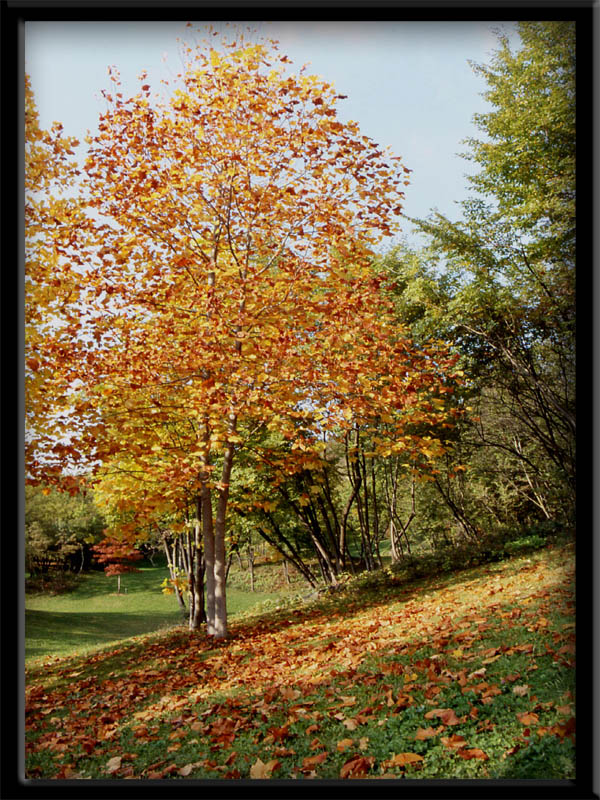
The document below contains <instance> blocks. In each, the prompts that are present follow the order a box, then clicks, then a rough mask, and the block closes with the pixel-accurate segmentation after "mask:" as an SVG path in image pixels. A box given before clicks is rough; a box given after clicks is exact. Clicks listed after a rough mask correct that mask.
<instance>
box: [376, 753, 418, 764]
mask: <svg viewBox="0 0 600 800" xmlns="http://www.w3.org/2000/svg"><path fill="white" fill-rule="evenodd" d="M419 761H423V756H420V755H419V754H418V753H398V754H397V755H394V756H392V757H391V758H389V759H388V760H387V761H384V762H383V764H384V766H385V767H405V766H406V765H407V764H416V763H418V762H419Z"/></svg>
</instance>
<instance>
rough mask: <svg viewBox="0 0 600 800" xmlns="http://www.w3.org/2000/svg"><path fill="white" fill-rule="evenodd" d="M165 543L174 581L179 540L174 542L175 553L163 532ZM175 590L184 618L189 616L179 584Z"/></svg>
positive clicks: (170, 572)
mask: <svg viewBox="0 0 600 800" xmlns="http://www.w3.org/2000/svg"><path fill="white" fill-rule="evenodd" d="M163 545H164V549H165V555H166V556H167V566H168V567H169V574H170V576H171V580H172V581H174V580H175V577H176V573H175V569H176V566H177V540H175V542H174V544H173V553H172V554H171V551H170V550H169V544H168V542H167V537H166V536H165V535H164V534H163ZM173 588H174V590H175V597H176V598H177V602H178V603H179V608H180V609H181V613H182V614H183V618H184V620H185V619H186V617H187V608H186V607H185V600H184V599H183V594H182V593H181V591H180V589H179V587H178V586H177V585H174V586H173Z"/></svg>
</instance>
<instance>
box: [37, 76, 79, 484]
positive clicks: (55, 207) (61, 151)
mask: <svg viewBox="0 0 600 800" xmlns="http://www.w3.org/2000/svg"><path fill="white" fill-rule="evenodd" d="M78 144H79V142H78V141H77V139H75V138H74V137H70V136H65V135H64V133H63V126H62V125H61V124H60V123H59V122H55V123H53V125H52V127H51V129H50V130H49V131H46V130H43V129H42V128H40V123H39V115H38V111H37V108H36V105H35V99H34V95H33V91H32V88H31V83H30V80H29V76H27V75H26V76H25V415H26V446H27V452H28V456H27V468H28V473H29V475H30V476H36V477H37V478H38V479H41V480H43V479H44V477H45V467H46V465H54V467H58V466H59V465H61V464H62V465H63V466H64V464H65V457H64V452H63V448H64V447H65V440H64V435H65V433H66V431H68V429H69V426H70V425H72V424H73V420H69V422H67V419H66V415H65V412H66V410H67V408H68V396H67V395H66V394H65V393H64V392H62V391H58V392H54V391H52V390H51V389H50V387H51V386H52V384H53V381H54V380H55V379H56V375H55V374H54V366H53V365H54V364H55V356H56V349H57V348H58V349H59V350H62V351H63V357H66V358H68V352H69V349H70V347H71V344H72V337H71V334H70V332H68V331H66V330H65V328H66V326H67V321H66V320H67V318H66V317H65V313H64V312H65V309H66V308H67V307H69V310H70V313H73V312H74V311H75V303H76V301H77V297H78V294H77V290H76V286H77V283H78V280H79V279H78V278H75V277H74V271H76V270H77V269H79V261H80V258H79V255H78V254H77V252H76V251H75V250H74V248H73V245H74V244H75V242H76V240H77V237H78V235H79V231H80V229H81V228H82V225H83V214H84V206H83V203H82V202H81V199H80V198H79V197H77V196H76V195H74V188H75V187H76V185H77V182H78V180H79V174H80V173H79V171H78V169H77V164H76V162H75V161H74V158H73V157H74V154H75V150H74V148H76V147H77V145H78ZM67 256H68V257H67ZM50 431H52V434H50ZM42 452H43V453H44V459H43V463H41V462H39V460H38V456H39V455H40V453H42Z"/></svg>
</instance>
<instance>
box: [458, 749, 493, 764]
mask: <svg viewBox="0 0 600 800" xmlns="http://www.w3.org/2000/svg"><path fill="white" fill-rule="evenodd" d="M458 755H459V756H460V757H461V758H467V759H468V758H481V759H482V760H483V761H487V760H488V758H489V756H488V755H487V753H484V752H483V750H480V749H479V748H478V747H474V748H473V749H471V750H459V751H458Z"/></svg>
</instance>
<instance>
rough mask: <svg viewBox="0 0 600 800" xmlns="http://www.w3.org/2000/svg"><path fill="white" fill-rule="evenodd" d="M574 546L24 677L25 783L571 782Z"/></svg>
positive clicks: (337, 598) (139, 645) (386, 584)
mask: <svg viewBox="0 0 600 800" xmlns="http://www.w3.org/2000/svg"><path fill="white" fill-rule="evenodd" d="M573 563H574V559H573V552H572V548H571V547H569V546H567V547H561V548H555V549H547V550H544V551H538V552H536V553H535V554H532V555H530V556H525V557H521V558H515V559H511V560H510V561H506V562H503V563H499V564H493V565H487V566H485V567H479V568H476V569H471V570H467V571H465V572H462V573H460V574H459V575H453V576H444V577H440V578H436V579H433V580H432V579H429V580H422V581H419V582H417V583H414V584H410V585H401V584H397V583H394V582H393V581H392V580H391V579H388V580H387V581H381V582H380V584H379V585H378V586H374V587H371V588H369V587H368V586H367V587H363V589H362V590H361V591H360V592H359V591H358V590H357V589H356V587H355V588H354V590H353V592H352V593H350V592H349V591H346V593H339V594H336V595H333V596H332V597H331V598H329V599H328V600H327V601H325V602H321V603H320V604H318V605H315V606H311V607H306V608H299V609H295V610H294V609H292V610H289V609H288V610H286V611H281V612H278V613H272V614H270V615H269V616H263V617H262V618H254V619H252V618H248V619H245V620H242V621H238V622H237V623H234V624H232V625H231V635H230V637H229V639H228V640H227V641H226V642H223V643H218V644H216V643H215V642H214V641H210V640H208V639H207V638H206V637H205V636H204V635H203V634H201V633H197V634H190V633H188V632H187V631H185V630H184V629H179V630H176V631H172V632H170V633H167V634H165V633H162V634H155V635H153V636H150V637H146V638H144V639H139V640H131V642H129V643H128V644H127V645H125V646H121V647H119V648H118V649H115V650H110V651H102V652H98V653H96V654H95V655H92V656H89V657H87V658H85V659H82V658H79V659H78V658H68V659H55V660H54V661H49V662H48V663H46V664H45V665H42V666H37V667H35V668H33V669H31V670H29V671H28V674H27V684H26V695H27V696H26V767H27V769H26V776H27V777H28V778H58V779H90V778H92V779H107V778H114V779H140V778H142V779H156V778H161V779H170V780H186V779H214V778H223V779H240V778H257V779H261V778H263V779H264V778H276V779H310V778H317V779H331V778H335V779H340V778H375V779H377V778H380V779H386V778H400V777H403V776H405V777H407V778H420V777H421V778H446V779H447V778H486V779H487V778H538V779H573V778H574V777H575V768H574V763H575V755H574V754H575V748H574V738H575V717H574V703H575V698H574V680H575V677H574V666H575V656H574V653H575V644H574V629H575V619H574V586H573V580H574V578H573Z"/></svg>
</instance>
